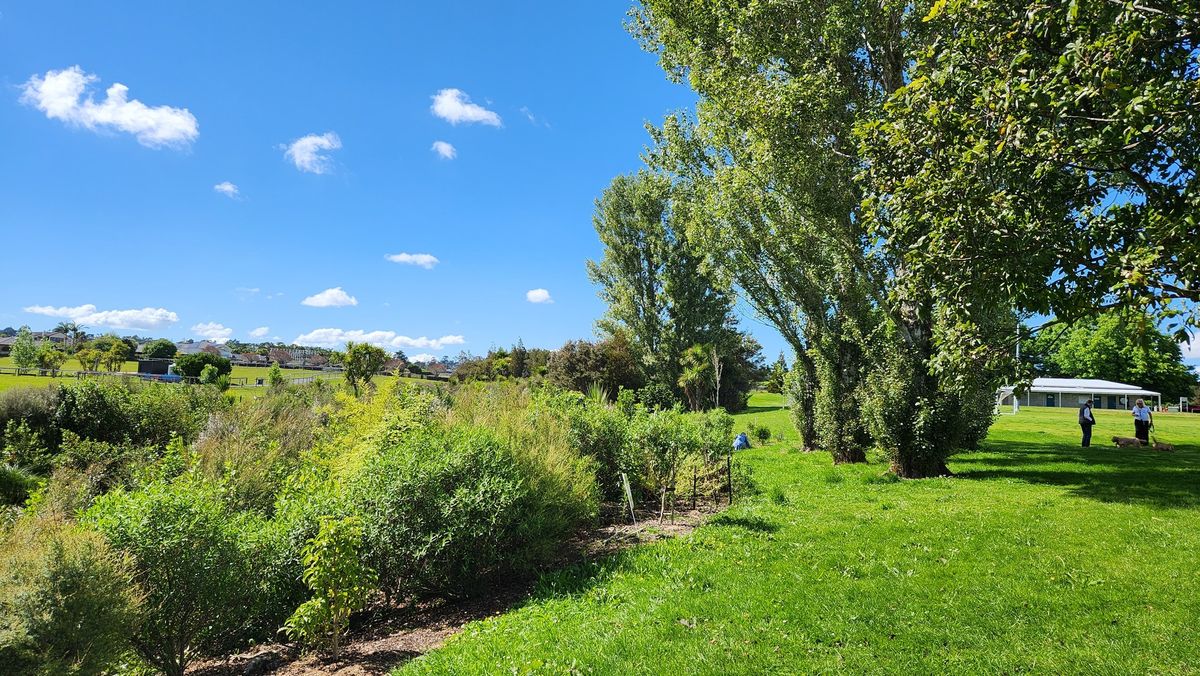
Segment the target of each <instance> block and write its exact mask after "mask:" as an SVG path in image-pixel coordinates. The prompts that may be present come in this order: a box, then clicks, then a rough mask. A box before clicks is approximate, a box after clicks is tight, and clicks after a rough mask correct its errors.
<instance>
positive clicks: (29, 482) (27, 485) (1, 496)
mask: <svg viewBox="0 0 1200 676" xmlns="http://www.w3.org/2000/svg"><path fill="white" fill-rule="evenodd" d="M37 483H38V482H37V478H36V477H34V476H33V475H32V474H30V473H29V472H26V471H25V470H22V469H21V468H19V467H13V466H12V465H0V505H22V504H25V501H26V500H28V499H29V494H30V493H31V492H32V491H33V490H34V489H35V488H36V487H37Z"/></svg>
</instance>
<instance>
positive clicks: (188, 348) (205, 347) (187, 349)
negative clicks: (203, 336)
mask: <svg viewBox="0 0 1200 676" xmlns="http://www.w3.org/2000/svg"><path fill="white" fill-rule="evenodd" d="M201 352H208V353H210V354H216V355H220V356H222V357H224V358H226V359H230V360H232V359H233V350H230V349H229V348H227V347H225V344H224V343H214V342H213V341H211V340H202V341H200V342H198V343H197V342H195V341H184V342H181V343H175V355H176V356H181V355H185V354H199V353H201Z"/></svg>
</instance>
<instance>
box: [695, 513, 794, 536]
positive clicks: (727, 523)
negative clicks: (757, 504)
mask: <svg viewBox="0 0 1200 676" xmlns="http://www.w3.org/2000/svg"><path fill="white" fill-rule="evenodd" d="M708 523H709V525H710V526H722V527H726V528H728V527H734V528H742V529H745V530H749V531H754V532H756V533H774V532H776V531H778V530H779V525H778V524H775V523H772V522H770V521H768V520H766V519H764V518H762V517H761V516H730V515H728V514H725V513H722V514H718V515H717V516H715V517H713V518H712V519H709V521H708Z"/></svg>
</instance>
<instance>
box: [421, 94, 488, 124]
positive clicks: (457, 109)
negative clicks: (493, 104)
mask: <svg viewBox="0 0 1200 676" xmlns="http://www.w3.org/2000/svg"><path fill="white" fill-rule="evenodd" d="M429 109H430V110H431V111H433V114H434V115H436V116H438V117H440V118H442V119H443V120H445V121H447V122H449V123H450V124H458V123H459V122H478V123H480V124H490V125H492V126H493V127H499V126H501V123H500V116H499V115H497V114H496V113H495V112H494V111H491V110H488V109H487V108H484V107H483V106H481V105H479V104H477V103H471V97H469V96H467V93H466V92H464V91H462V90H461V89H443V90H441V91H439V92H438V93H437V94H434V96H433V105H432V106H430V107H429Z"/></svg>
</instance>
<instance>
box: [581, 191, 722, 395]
mask: <svg viewBox="0 0 1200 676" xmlns="http://www.w3.org/2000/svg"><path fill="white" fill-rule="evenodd" d="M690 188H691V186H690V184H689V183H688V182H687V181H672V180H671V179H670V178H669V177H668V176H666V175H665V174H663V173H661V172H652V171H641V172H639V173H637V174H633V175H628V176H618V177H617V178H616V179H614V180H613V182H612V184H611V185H610V186H609V187H608V189H606V190H605V192H604V194H603V195H602V196H601V198H600V199H599V200H597V203H596V213H595V216H594V217H593V225H594V226H595V228H596V232H597V234H598V235H599V237H600V241H601V243H603V244H604V256H603V257H602V258H601V259H600V260H599V261H588V275H589V277H590V278H591V279H592V281H593V282H594V283H596V284H597V285H598V286H599V287H600V296H601V298H603V299H604V300H605V301H606V303H607V304H608V312H607V315H606V316H605V317H604V318H603V319H602V320H601V321H600V328H601V330H602V331H604V332H605V333H607V334H610V335H613V334H615V333H618V332H625V333H627V334H628V335H629V337H630V338H631V339H632V341H633V345H634V348H635V349H636V351H637V354H638V356H639V358H640V361H641V366H642V370H643V371H644V374H645V379H646V380H647V381H650V382H653V383H658V384H660V385H665V386H668V387H671V388H672V389H675V390H677V391H682V392H683V393H684V394H685V395H687V396H688V398H689V403H690V404H691V405H692V406H693V407H695V406H702V407H706V406H708V403H707V402H705V403H703V404H701V403H700V400H698V399H693V398H692V396H691V394H690V393H692V391H693V390H694V389H695V388H693V387H691V386H685V385H684V384H683V382H684V381H683V380H681V377H682V376H683V375H684V372H685V371H687V370H688V369H689V368H693V367H690V366H689V365H688V362H687V359H685V358H684V355H685V353H686V352H687V351H688V350H689V349H690V348H692V347H693V346H695V345H708V346H709V347H708V348H707V350H708V352H707V354H709V355H710V357H709V358H707V360H708V361H712V358H711V354H712V351H713V350H715V354H716V362H715V363H713V364H712V367H713V373H714V374H716V373H724V372H725V368H724V367H725V366H726V365H728V364H731V363H732V362H733V361H735V360H736V359H738V358H740V355H741V352H742V347H743V342H744V341H743V336H742V334H741V332H739V331H738V330H737V320H736V318H735V316H734V314H733V307H734V299H735V297H734V295H733V294H732V293H731V292H730V291H729V290H728V287H727V285H724V284H722V283H720V282H719V281H718V280H717V279H716V278H715V276H714V275H712V274H711V273H710V271H709V269H708V268H707V267H706V266H705V265H704V258H705V256H704V253H703V251H701V250H700V249H699V248H698V247H696V246H694V245H693V244H692V243H691V242H690V241H689V239H688V236H687V231H686V225H687V223H688V222H689V221H690V220H691V218H692V217H691V215H690V214H689V209H691V208H692V207H693V206H694V205H695V204H696V200H695V199H693V198H691V197H690V196H688V194H687V193H688V192H689V190H690ZM692 380H694V379H687V381H688V382H692ZM725 382H726V380H725V378H724V377H722V378H721V380H719V381H718V382H716V383H714V385H713V387H712V388H711V391H712V393H713V395H714V396H720V398H721V403H722V404H724V405H727V406H731V407H734V408H736V407H737V406H738V404H737V402H738V401H739V399H738V397H739V396H740V395H739V393H738V392H737V391H735V390H727V391H726V392H725V393H724V394H725V395H728V396H721V394H722V387H721V386H722V385H723V384H724V383H725Z"/></svg>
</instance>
